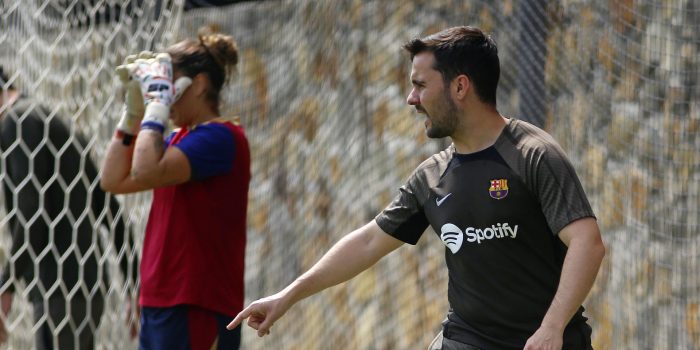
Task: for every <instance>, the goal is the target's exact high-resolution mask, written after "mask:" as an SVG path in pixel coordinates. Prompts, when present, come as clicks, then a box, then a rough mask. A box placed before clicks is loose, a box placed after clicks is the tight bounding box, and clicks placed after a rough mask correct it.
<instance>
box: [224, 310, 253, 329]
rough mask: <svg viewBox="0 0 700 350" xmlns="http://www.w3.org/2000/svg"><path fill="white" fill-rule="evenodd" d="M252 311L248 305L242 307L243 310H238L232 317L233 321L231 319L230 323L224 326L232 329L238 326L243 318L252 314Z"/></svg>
mask: <svg viewBox="0 0 700 350" xmlns="http://www.w3.org/2000/svg"><path fill="white" fill-rule="evenodd" d="M252 313H253V311H252V310H250V306H248V307H247V308H245V309H243V311H241V312H239V313H238V315H236V317H235V318H234V319H233V321H231V323H229V324H228V326H226V329H228V330H232V329H234V328H236V327H238V325H239V324H241V322H243V320H245V319H246V318H248V316H250V314H252Z"/></svg>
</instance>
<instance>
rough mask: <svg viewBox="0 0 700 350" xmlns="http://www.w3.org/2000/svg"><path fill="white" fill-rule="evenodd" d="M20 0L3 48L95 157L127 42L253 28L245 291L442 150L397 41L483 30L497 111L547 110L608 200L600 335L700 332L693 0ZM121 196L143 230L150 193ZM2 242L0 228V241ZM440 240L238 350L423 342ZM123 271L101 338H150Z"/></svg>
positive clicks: (675, 337)
mask: <svg viewBox="0 0 700 350" xmlns="http://www.w3.org/2000/svg"><path fill="white" fill-rule="evenodd" d="M19 3H20V2H19V1H15V2H13V3H12V4H11V3H7V4H6V5H0V9H3V11H5V12H4V13H5V17H2V18H1V20H2V22H0V23H2V25H3V29H4V28H5V26H7V27H8V28H10V30H8V31H6V32H5V31H2V32H0V58H2V64H3V65H4V66H5V68H6V69H7V68H10V69H12V70H14V71H16V72H17V73H16V74H15V76H14V78H15V79H16V80H15V82H16V83H19V84H18V85H20V86H22V87H23V88H24V89H25V90H26V91H30V92H31V93H32V94H35V95H36V96H38V97H40V98H42V99H44V101H46V102H47V104H49V105H51V106H55V108H56V111H57V112H59V113H58V114H57V116H60V117H62V118H66V119H67V120H69V121H70V122H71V123H72V124H73V125H74V126H75V129H76V130H80V131H83V132H85V133H87V134H88V135H89V136H90V138H91V144H90V147H91V148H89V149H86V154H85V155H86V157H92V158H94V159H96V160H98V161H99V160H100V159H101V155H102V153H103V151H104V144H105V142H106V141H107V140H108V139H109V137H110V136H111V134H112V132H113V130H114V124H115V120H116V118H117V115H118V114H119V110H120V108H121V103H122V101H121V99H120V97H119V96H120V92H119V91H118V89H117V88H116V83H115V82H114V81H113V79H112V74H113V73H112V69H113V67H114V65H116V64H118V63H119V62H121V60H122V59H123V57H124V56H125V55H127V54H129V53H132V52H136V51H139V50H141V49H144V48H149V49H154V50H159V49H162V48H164V47H165V46H167V45H169V44H171V43H173V42H175V41H177V40H178V39H180V38H183V37H191V36H194V35H195V33H196V30H197V28H199V27H200V26H202V25H216V26H218V27H219V28H220V29H221V31H223V32H227V33H230V34H232V35H233V36H234V37H235V38H236V39H237V40H238V42H239V46H240V49H241V60H240V66H239V71H238V75H237V76H236V77H235V79H234V81H233V86H232V87H231V88H230V89H229V90H228V91H227V92H226V102H227V106H228V107H227V108H226V109H225V110H226V113H227V114H231V115H239V116H240V117H241V119H242V122H243V124H244V126H245V127H246V129H247V133H248V137H249V140H250V144H251V150H252V152H253V164H252V166H253V179H252V184H251V185H252V186H251V193H250V207H249V218H248V220H249V232H248V234H249V245H248V252H247V273H246V279H247V288H246V294H247V297H246V298H247V300H248V301H251V300H254V299H256V298H258V297H262V296H266V295H269V294H271V293H275V292H277V291H278V290H280V289H281V288H283V287H284V286H286V285H287V284H288V283H289V282H291V281H292V280H293V279H294V278H295V277H296V276H298V275H299V274H301V273H302V272H304V271H305V270H307V269H308V268H309V267H310V266H312V265H313V263H315V262H316V261H317V260H318V259H319V258H320V257H321V256H322V254H323V253H324V252H325V251H326V250H327V249H328V247H330V245H332V244H333V243H334V242H336V241H337V240H338V239H340V237H342V236H343V235H344V234H346V233H348V232H350V231H351V230H353V229H355V228H357V227H359V226H361V225H363V224H364V223H366V222H368V221H369V220H371V219H372V218H373V217H374V216H375V215H376V214H377V213H378V212H379V211H380V210H381V209H382V208H383V207H384V206H385V205H387V204H388V203H389V201H390V200H391V199H392V198H393V197H394V195H395V194H396V191H397V189H398V187H399V186H400V185H401V184H403V182H404V181H405V179H406V178H407V177H408V175H409V174H410V172H411V171H412V170H413V169H414V168H415V166H417V165H418V164H419V163H420V162H421V161H422V160H423V159H425V158H426V157H429V156H430V155H431V154H433V153H434V152H437V151H439V150H441V149H442V148H444V147H446V146H447V144H448V141H447V140H437V141H436V140H429V139H427V138H426V137H425V135H424V132H423V126H422V125H421V123H420V122H419V118H418V117H416V116H415V114H414V112H413V111H412V109H411V108H409V107H408V106H407V105H406V104H405V98H406V95H407V94H408V92H409V88H410V84H409V79H408V75H409V73H410V63H409V61H408V58H407V57H406V56H405V55H404V54H403V52H402V51H401V48H400V47H401V44H402V43H404V42H405V41H407V40H409V39H411V38H413V37H416V36H424V35H426V34H429V33H433V32H436V31H439V30H441V29H444V28H446V27H449V26H454V25H465V24H466V25H474V26H478V27H481V28H482V29H484V30H486V31H488V32H490V33H491V35H492V36H493V37H494V39H495V40H496V42H497V44H498V46H499V50H500V56H501V65H502V76H501V84H500V86H499V95H498V100H499V102H498V104H499V110H500V111H501V113H503V114H505V115H508V116H513V117H516V118H520V119H526V120H531V121H533V122H535V123H541V125H542V126H543V127H544V128H545V129H546V130H547V131H549V132H550V133H551V134H552V135H553V136H554V137H555V138H556V139H557V140H558V141H559V142H560V143H561V145H562V146H563V148H564V149H565V150H566V151H567V153H568V155H569V157H570V159H571V160H572V162H573V163H574V165H575V167H576V170H577V172H578V174H579V177H580V178H581V181H582V184H583V186H584V188H585V190H586V192H587V193H588V195H589V198H590V200H591V202H592V205H593V207H594V210H595V212H596V213H597V215H598V219H599V224H600V226H601V228H602V230H603V238H604V240H605V242H606V244H607V248H608V254H607V256H606V259H605V261H604V265H603V267H602V270H601V273H600V275H599V277H598V280H597V282H596V285H595V286H594V288H593V291H592V292H591V294H590V295H589V297H588V299H587V301H586V302H585V306H586V308H587V313H586V314H587V315H588V316H589V317H590V318H591V325H592V326H593V328H594V346H595V348H596V349H692V348H700V279H699V278H698V271H700V269H699V268H700V266H698V265H699V264H700V263H699V259H698V257H699V255H700V236H699V235H698V225H699V222H698V221H699V220H700V219H699V217H700V209H699V206H698V203H700V198H699V197H700V171H699V170H700V138H699V137H698V136H697V135H698V130H699V129H700V90H699V89H698V81H699V80H700V67H699V65H700V62H699V60H700V55H699V54H698V50H699V49H700V34H699V32H700V31H699V30H698V29H699V28H698V27H699V25H698V23H700V5H699V4H697V2H696V1H692V0H676V1H670V0H662V1H648V0H638V1H632V0H622V1H601V0H597V1H594V0H561V1H546V0H520V1H516V0H505V1H500V2H493V1H476V0H474V1H463V0H412V1H399V0H320V1H312V0H285V1H282V0H278V1H272V0H270V1H252V2H247V3H240V4H237V5H233V6H228V7H224V8H210V9H196V10H190V11H185V12H183V11H182V8H183V6H184V1H181V0H180V1H174V2H172V3H171V2H167V6H162V7H161V5H160V2H147V4H148V5H143V8H140V7H138V6H141V5H135V3H131V2H129V4H130V5H129V6H132V5H133V6H134V8H136V9H137V10H136V11H135V12H133V13H130V15H129V16H122V17H121V18H117V19H116V20H113V21H111V22H110V21H109V20H105V21H103V22H99V21H92V22H90V21H87V20H85V18H83V17H80V16H77V17H75V18H78V19H80V18H82V21H83V22H81V23H86V24H85V25H84V26H78V28H76V27H71V26H69V25H66V24H65V21H70V20H75V18H74V17H71V16H67V17H62V14H63V13H71V14H72V13H74V12H75V11H76V10H75V8H76V7H71V8H68V7H66V6H64V7H65V8H60V6H59V5H51V6H42V4H43V2H31V1H29V2H22V4H21V5H22V6H19V5H18V4H19ZM86 3H90V4H92V5H85V6H86V8H82V9H86V13H88V15H87V17H86V18H92V19H94V18H95V16H102V15H104V13H105V12H104V11H92V14H89V13H90V11H87V10H91V9H92V7H91V6H95V7H96V8H100V6H103V7H109V8H112V9H118V8H117V7H115V6H116V5H115V4H116V2H114V1H98V2H86ZM3 6H5V7H3ZM78 8H80V7H78ZM49 9H50V10H51V11H54V9H55V11H56V13H54V14H53V15H51V13H48V14H47V11H48V10H49ZM42 11H43V12H42ZM114 11H116V10H113V11H112V17H110V18H114V16H113V14H114ZM107 13H108V12H107ZM90 16H92V17H90ZM107 17H109V16H106V17H105V18H107ZM46 18H49V20H46ZM61 18H62V19H63V21H64V22H60V20H61ZM149 18H156V19H157V21H156V20H149ZM32 21H44V22H42V25H28V23H33V22H32ZM61 23H63V24H61ZM36 28H39V29H40V30H38V29H36ZM38 39H40V40H38ZM120 199H121V200H122V201H123V202H124V203H125V204H126V206H127V208H128V210H126V211H125V213H124V214H125V215H127V216H128V218H129V219H130V221H131V222H132V223H133V225H134V227H135V228H137V229H140V230H142V229H143V226H144V225H145V218H146V215H147V212H148V203H149V196H148V195H147V194H145V195H131V196H121V197H120ZM0 214H7V213H5V212H2V211H1V210H0ZM6 217H7V216H5V218H6ZM5 218H3V216H1V215H0V231H5V230H6V225H7V220H6V219H5ZM141 232H142V231H141ZM3 236H5V235H3ZM7 244H8V243H7V240H6V239H3V240H0V248H1V249H0V252H3V253H4V252H6V251H8V250H9V246H8V245H7ZM113 253H114V252H111V253H110V252H106V253H105V263H110V264H113V261H114V257H113V255H114V254H113ZM110 254H111V255H110ZM443 254H444V248H443V245H442V244H441V243H440V242H439V241H438V240H437V239H436V238H435V235H434V233H432V232H430V231H428V232H426V233H425V234H424V237H423V238H422V239H421V241H420V242H419V244H418V245H417V246H416V247H410V246H406V247H402V248H400V249H399V250H398V251H396V252H394V253H393V254H391V255H390V256H388V257H386V258H385V259H383V260H382V261H380V262H379V263H378V264H377V265H376V266H375V267H374V268H372V269H370V270H368V271H366V272H364V273H362V274H361V275H359V276H358V277H356V278H355V279H354V280H352V281H350V282H348V283H346V284H343V285H340V286H337V287H334V288H331V289H330V290H328V291H325V292H323V293H320V294H318V295H316V296H313V297H311V298H308V299H306V300H304V301H302V302H300V303H299V304H298V305H296V306H295V307H294V308H292V309H291V310H290V311H289V313H288V314H287V316H286V317H285V318H283V319H282V320H280V321H279V322H278V323H277V324H276V325H275V327H274V328H273V330H272V336H269V337H265V338H263V339H259V338H257V337H256V336H255V334H254V333H253V332H251V331H250V330H248V329H244V330H243V348H244V349H263V348H266V349H267V348H271V349H424V348H426V347H427V345H428V344H429V342H430V340H431V339H432V338H433V336H434V335H435V334H436V333H437V332H438V331H439V329H440V321H441V320H442V319H443V318H444V317H445V313H446V311H447V301H446V299H447V298H446V291H447V280H446V268H445V266H444V258H443ZM6 258H7V257H6V256H4V255H1V254H0V260H3V259H6ZM114 275H115V276H116V275H118V274H114ZM122 283H124V282H123V281H121V280H119V279H118V278H117V279H116V280H115V281H113V283H112V285H110V286H104V288H103V290H102V292H103V293H105V294H107V295H108V296H109V303H108V305H107V311H106V314H105V317H104V318H103V322H102V324H101V325H100V327H99V332H100V341H101V343H100V347H101V348H107V349H111V348H118V349H121V348H134V347H135V346H136V343H135V342H134V341H133V340H129V338H128V330H127V328H126V327H125V322H124V318H126V317H127V315H126V314H125V312H124V307H123V304H124V303H123V300H124V298H126V297H127V296H128V290H127V289H125V288H123V287H121V286H122ZM20 287H21V286H20ZM19 299H20V300H18V301H17V302H16V305H17V303H19V304H18V305H19V306H17V307H16V308H15V311H13V313H11V314H10V316H9V320H10V321H11V336H12V337H13V338H11V342H10V345H9V347H10V348H17V349H20V348H28V347H30V346H31V345H30V344H31V339H32V337H33V336H32V333H31V327H32V326H33V323H32V319H31V311H30V309H29V308H28V306H27V305H26V304H24V305H22V304H21V298H19Z"/></svg>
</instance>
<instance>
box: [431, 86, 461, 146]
mask: <svg viewBox="0 0 700 350" xmlns="http://www.w3.org/2000/svg"><path fill="white" fill-rule="evenodd" d="M448 94H449V92H448V91H446V92H445V93H444V94H443V98H442V101H440V102H438V104H437V106H440V107H438V109H437V110H436V111H435V113H432V114H427V111H426V115H427V116H428V119H430V127H429V128H428V130H426V131H425V134H426V135H427V136H428V137H429V138H431V139H441V138H443V137H447V136H451V135H452V134H453V133H454V132H455V130H456V129H457V124H458V118H457V105H456V104H455V103H454V101H452V97H450V96H449V95H448ZM431 115H432V116H431Z"/></svg>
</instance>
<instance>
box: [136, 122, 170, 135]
mask: <svg viewBox="0 0 700 350" xmlns="http://www.w3.org/2000/svg"><path fill="white" fill-rule="evenodd" d="M141 130H154V131H158V132H160V133H161V134H162V133H163V132H165V127H164V126H163V124H161V123H158V122H152V121H145V122H143V123H141Z"/></svg>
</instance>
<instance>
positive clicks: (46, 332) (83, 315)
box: [0, 68, 138, 349]
mask: <svg viewBox="0 0 700 350" xmlns="http://www.w3.org/2000/svg"><path fill="white" fill-rule="evenodd" d="M0 86H2V87H3V88H2V95H0V106H2V107H1V108H0V152H1V153H0V154H1V155H0V180H1V182H2V187H3V191H4V198H5V202H4V205H5V210H6V212H7V218H8V220H7V223H8V224H9V232H10V234H11V237H12V247H11V250H10V252H9V254H8V255H9V256H8V261H7V263H6V264H5V266H4V267H3V269H2V275H1V277H0V298H1V301H2V310H1V311H2V313H3V315H4V317H6V316H7V314H8V313H9V311H10V309H11V307H12V300H13V294H14V292H15V287H16V283H17V282H19V281H20V280H22V281H24V282H25V283H26V288H27V289H29V290H28V295H29V301H30V302H31V303H32V305H33V307H34V319H35V322H41V326H40V327H39V328H38V330H37V332H36V334H35V337H36V348H37V349H76V348H77V349H92V348H94V334H93V333H94V332H95V330H96V329H97V327H98V325H99V323H100V317H101V316H102V313H103V310H104V294H105V292H106V291H107V290H108V289H109V285H108V283H107V281H108V278H109V277H108V275H107V266H106V264H105V260H103V259H102V258H103V255H104V254H105V252H106V249H105V247H104V245H103V243H102V241H101V235H100V232H101V230H107V231H108V232H109V237H110V239H111V240H112V242H113V243H114V248H113V249H114V251H115V252H116V253H117V254H119V260H120V261H119V265H120V269H121V270H122V273H124V280H125V283H127V284H129V283H132V282H131V281H135V280H136V276H135V271H136V270H135V269H134V267H136V266H138V262H137V261H130V256H133V255H134V254H132V251H133V243H134V242H133V236H132V233H131V230H129V228H128V226H127V225H126V223H125V222H124V220H123V218H121V214H120V205H119V203H118V202H117V201H116V200H115V199H114V198H113V197H109V196H107V195H106V194H105V192H104V191H102V190H101V189H100V187H99V184H98V182H99V181H98V180H97V175H98V174H97V167H96V166H95V164H94V163H93V161H92V160H91V159H90V158H89V155H88V153H87V152H86V148H87V142H86V140H85V139H84V138H83V137H82V135H78V134H76V133H75V132H72V131H71V130H70V128H69V127H68V126H67V125H66V123H65V122H64V121H62V120H61V119H60V118H59V117H58V116H56V115H55V114H53V113H51V111H49V110H48V109H47V108H45V107H43V106H41V104H39V103H37V101H35V100H33V99H32V98H29V97H27V96H24V95H22V94H21V93H20V92H19V91H18V90H17V89H15V88H14V87H12V86H11V84H8V79H7V77H6V76H5V75H4V74H2V70H1V68H0ZM122 250H123V251H122ZM131 260H133V259H131ZM132 285H133V283H132ZM44 316H46V319H44V320H42V319H41V318H42V317H44ZM4 317H3V318H0V343H1V342H4V341H6V340H7V331H6V329H5V326H4V324H3V320H4ZM66 317H68V318H70V322H64V321H65V319H66ZM62 322H63V323H62Z"/></svg>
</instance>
